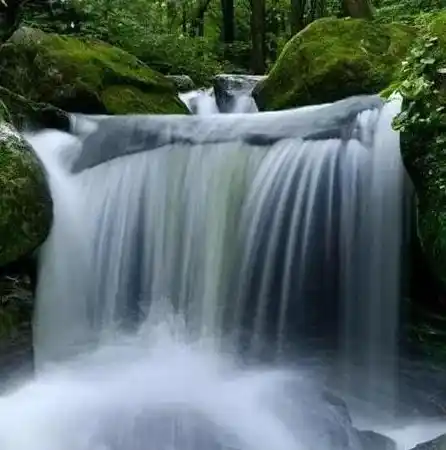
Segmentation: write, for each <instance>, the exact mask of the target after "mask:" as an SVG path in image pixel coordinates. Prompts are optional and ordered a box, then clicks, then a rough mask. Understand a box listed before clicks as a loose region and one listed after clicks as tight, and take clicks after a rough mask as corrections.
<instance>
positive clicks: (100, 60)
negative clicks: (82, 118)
mask: <svg viewBox="0 0 446 450" xmlns="http://www.w3.org/2000/svg"><path fill="white" fill-rule="evenodd" d="M0 85H1V86H3V87H5V88H7V89H9V90H11V91H13V92H16V93H18V94H20V95H22V96H24V97H25V98H27V99H30V100H32V101H34V102H46V103H50V104H52V105H54V106H56V107H58V108H61V109H63V110H65V111H69V112H82V113H90V114H128V113H155V114H157V113H159V114H165V113H186V112H187V109H186V108H185V106H184V105H183V103H182V102H181V101H180V100H179V98H178V96H177V94H176V89H175V87H174V85H173V84H172V83H171V82H170V81H169V80H167V79H166V78H165V77H164V76H163V75H161V74H159V73H157V72H155V71H153V70H152V69H150V68H149V67H148V66H146V65H145V64H143V63H142V62H141V61H139V60H138V59H137V58H136V57H135V56H133V55H131V54H129V53H127V52H125V51H123V50H121V49H119V48H116V47H113V46H111V45H108V44H106V43H103V42H99V41H92V40H84V39H82V40H81V39H76V38H74V37H68V36H59V35H57V34H51V33H44V32H43V31H41V30H37V29H33V28H21V29H19V30H18V31H17V32H16V33H15V34H14V35H13V36H12V37H11V38H10V39H9V41H7V42H6V43H5V44H4V45H3V46H2V47H1V49H0Z"/></svg>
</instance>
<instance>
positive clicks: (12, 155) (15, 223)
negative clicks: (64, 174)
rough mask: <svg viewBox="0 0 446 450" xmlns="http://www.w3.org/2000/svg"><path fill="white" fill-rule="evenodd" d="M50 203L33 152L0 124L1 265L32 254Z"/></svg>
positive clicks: (44, 228)
mask: <svg viewBox="0 0 446 450" xmlns="http://www.w3.org/2000/svg"><path fill="white" fill-rule="evenodd" d="M51 219H52V203H51V198H50V194H49V191H48V187H47V184H46V181H45V176H44V173H43V170H42V167H41V165H40V163H39V161H38V159H37V157H36V156H35V155H34V152H33V151H32V150H31V148H30V147H29V146H28V145H27V144H26V142H25V141H24V140H23V138H21V136H20V135H19V134H18V133H17V132H16V131H15V130H14V128H13V127H12V126H11V125H9V124H7V123H6V122H2V123H0V266H4V265H5V264H7V263H9V262H11V261H14V260H17V259H18V258H19V257H21V256H23V255H26V254H28V253H30V252H32V251H33V250H34V249H35V248H36V247H38V246H39V245H40V244H41V243H42V242H43V241H44V240H45V238H46V236H47V234H48V232H49V228H50V223H51Z"/></svg>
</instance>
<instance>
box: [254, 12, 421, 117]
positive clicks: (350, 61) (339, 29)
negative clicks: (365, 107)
mask: <svg viewBox="0 0 446 450" xmlns="http://www.w3.org/2000/svg"><path fill="white" fill-rule="evenodd" d="M414 37H415V30H414V29H413V28H411V27H409V26H407V25H402V24H397V23H392V24H380V23H376V22H373V21H367V20H361V19H350V18H345V19H335V18H324V19H319V20H316V21H315V22H313V23H311V24H310V25H308V26H307V27H306V28H305V29H304V30H302V31H301V32H300V33H298V34H297V35H295V36H294V37H293V38H292V39H291V40H290V41H289V42H288V43H287V44H286V46H285V47H284V49H283V51H282V53H281V55H280V57H279V58H278V60H277V62H276V63H275V65H274V66H273V68H272V69H271V72H270V73H269V75H268V77H267V78H266V79H265V80H264V81H261V82H260V83H259V84H258V85H257V86H256V87H255V88H254V91H253V95H254V98H255V100H256V103H257V105H258V107H259V109H260V110H268V111H271V110H280V109H288V108H295V107H298V106H303V105H310V104H321V103H328V102H334V101H336V100H340V99H343V98H346V97H349V96H353V95H359V94H378V93H379V92H380V91H381V90H382V89H384V88H386V87H387V86H388V85H389V84H390V83H391V82H392V80H393V77H394V74H395V72H396V71H397V69H398V68H399V67H400V65H401V61H402V59H403V58H404V57H405V55H406V54H407V51H408V49H409V48H410V46H411V44H412V41H413V39H414Z"/></svg>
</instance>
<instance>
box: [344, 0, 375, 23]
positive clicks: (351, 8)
mask: <svg viewBox="0 0 446 450" xmlns="http://www.w3.org/2000/svg"><path fill="white" fill-rule="evenodd" d="M342 7H343V10H344V13H345V14H346V15H347V16H350V17H353V18H354V19H372V18H373V13H374V11H373V5H372V2H371V0H342Z"/></svg>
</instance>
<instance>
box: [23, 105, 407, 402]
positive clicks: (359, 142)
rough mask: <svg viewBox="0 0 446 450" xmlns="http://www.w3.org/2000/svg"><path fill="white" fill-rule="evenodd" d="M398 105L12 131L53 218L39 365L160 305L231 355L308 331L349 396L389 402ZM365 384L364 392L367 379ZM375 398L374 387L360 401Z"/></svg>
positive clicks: (276, 354)
mask: <svg viewBox="0 0 446 450" xmlns="http://www.w3.org/2000/svg"><path fill="white" fill-rule="evenodd" d="M398 108H399V102H398V101H393V102H391V103H387V104H383V102H382V101H381V100H380V99H378V98H377V97H358V98H351V99H348V100H344V101H341V102H338V103H335V104H332V105H322V106H317V107H308V108H301V109H299V110H291V111H285V112H279V113H263V114H249V115H245V116H243V120H240V117H241V116H240V115H237V114H229V115H227V114H224V115H219V116H213V117H198V116H172V117H169V116H167V117H160V116H135V117H97V118H95V117H83V116H77V117H75V118H74V119H73V120H74V122H73V132H72V134H71V135H69V134H64V133H61V132H50V131H48V132H44V133H40V134H37V135H35V136H33V137H31V138H30V140H31V142H32V144H33V145H34V147H35V148H36V149H37V151H38V152H39V155H40V156H41V158H42V160H43V162H44V163H45V166H46V168H47V170H48V172H49V179H50V185H51V189H52V192H53V196H54V205H55V222H54V227H53V230H52V232H51V235H50V238H49V240H48V242H47V243H46V245H45V247H44V249H43V250H42V254H41V267H40V274H39V276H40V282H39V285H38V302H37V310H36V324H35V346H36V359H37V362H38V363H39V364H42V363H44V362H45V361H54V360H58V359H60V358H62V359H63V358H66V357H67V356H68V355H70V354H71V353H72V352H77V351H78V349H79V346H80V347H83V346H85V345H91V344H92V343H98V342H100V341H102V340H103V339H107V338H108V337H109V336H110V335H113V334H114V333H116V332H117V331H118V330H120V329H126V330H129V329H130V330H131V329H133V328H134V327H135V326H136V325H137V324H139V323H141V322H142V321H144V320H146V318H148V317H151V316H153V314H154V312H153V308H155V309H157V308H158V305H159V304H169V305H171V307H173V308H174V310H175V311H177V312H178V313H179V314H180V315H181V317H182V318H183V320H184V321H185V324H186V328H187V330H188V332H189V333H191V334H192V335H195V336H199V337H206V336H212V337H214V338H217V339H219V340H220V342H221V345H223V346H224V347H226V346H228V345H230V346H232V347H234V348H235V349H237V351H239V352H242V353H243V354H244V355H245V357H249V358H261V359H264V358H268V359H270V358H282V359H283V360H284V361H285V360H286V358H287V357H288V355H290V354H293V352H296V351H299V350H302V349H303V348H304V347H305V345H306V342H310V341H312V340H314V339H316V340H317V339H321V338H324V339H325V342H329V343H330V346H331V347H333V348H335V349H336V351H337V352H338V354H340V355H343V356H342V357H341V358H340V359H339V367H338V369H339V371H340V372H342V373H345V374H351V372H352V370H353V369H355V370H356V371H357V370H359V369H360V371H361V374H360V376H359V377H358V376H357V377H356V378H354V379H346V380H345V382H346V383H347V384H348V385H349V386H350V387H351V388H352V389H355V383H357V384H358V385H357V386H356V390H357V391H358V392H369V391H370V390H373V389H375V388H379V389H380V391H384V392H385V396H386V397H389V396H390V393H391V389H392V379H393V378H392V371H393V365H392V361H393V358H394V356H395V351H396V334H397V312H398V302H399V297H400V292H399V288H400V286H399V283H400V262H401V254H400V252H401V238H400V236H401V228H402V223H401V221H402V205H403V168H402V164H401V161H400V156H399V144H398V134H397V133H395V132H393V131H392V130H391V120H392V117H393V116H394V114H395V113H396V112H397V111H398ZM376 383H378V384H379V386H377V385H376ZM374 395H375V397H376V394H374Z"/></svg>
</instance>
